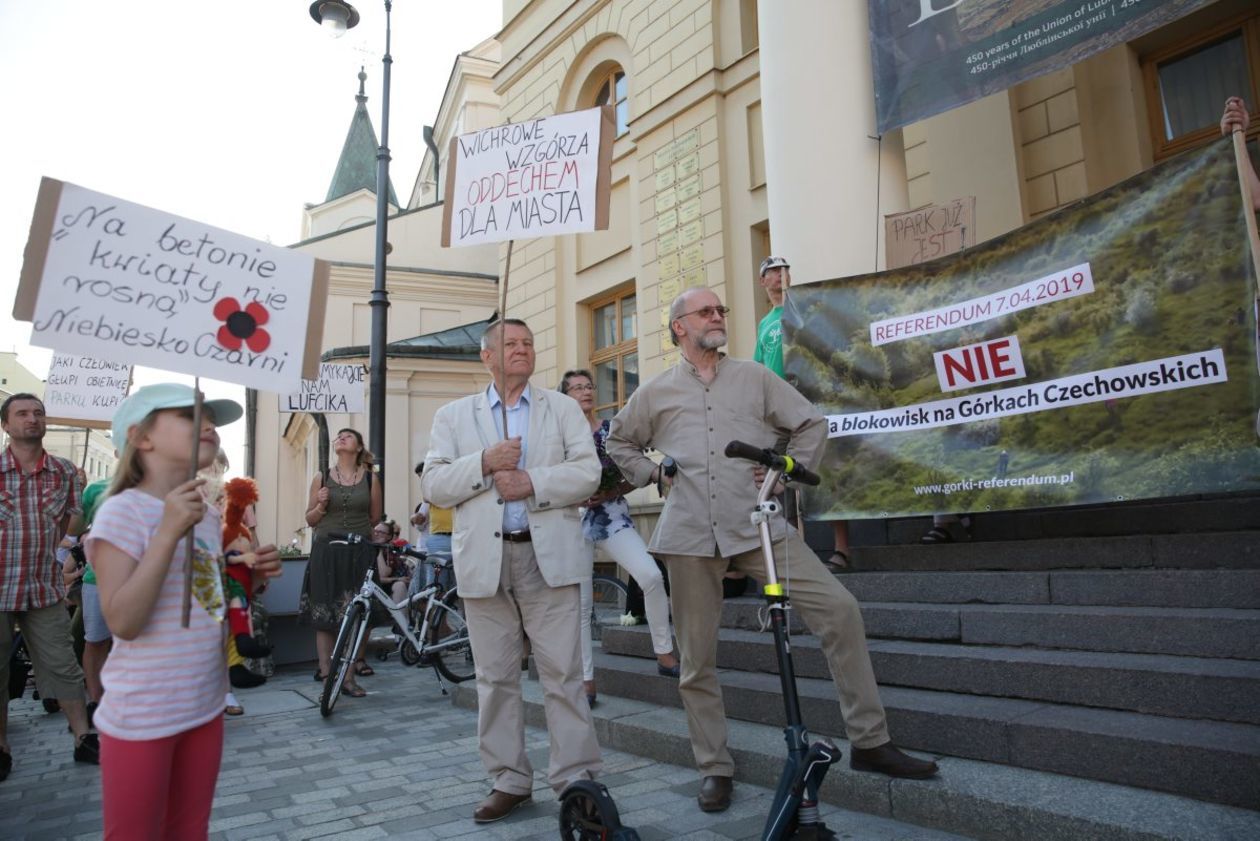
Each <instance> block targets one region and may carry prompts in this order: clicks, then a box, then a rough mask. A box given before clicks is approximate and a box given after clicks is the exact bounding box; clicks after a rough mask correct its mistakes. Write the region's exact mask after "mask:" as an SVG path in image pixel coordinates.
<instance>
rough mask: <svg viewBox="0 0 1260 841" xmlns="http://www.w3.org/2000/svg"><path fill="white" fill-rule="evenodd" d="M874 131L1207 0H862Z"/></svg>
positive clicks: (1073, 58) (1043, 68)
mask: <svg viewBox="0 0 1260 841" xmlns="http://www.w3.org/2000/svg"><path fill="white" fill-rule="evenodd" d="M867 2H868V3H869V6H870V15H869V17H870V27H871V61H872V63H873V64H874V75H875V115H876V122H877V124H878V126H879V132H880V133H881V134H883V133H884V132H886V131H889V130H890V129H895V128H899V127H900V126H904V125H906V124H908V123H913V122H916V121H918V120H922V119H923V118H925V117H930V116H932V115H933V114H939V113H941V112H942V111H947V110H949V109H950V108H956V107H957V106H959V105H965V104H966V103H968V102H971V101H972V100H975V99H979V98H980V97H982V96H987V95H989V94H991V93H996V92H997V91H1000V90H1004V89H1006V88H1009V87H1011V86H1012V85H1015V84H1018V83H1019V82H1023V81H1025V80H1027V79H1031V78H1034V77H1036V76H1041V75H1043V74H1046V73H1051V72H1053V71H1055V70H1058V69H1059V68H1061V67H1067V66H1068V65H1070V64H1074V63H1076V62H1078V61H1081V60H1082V59H1085V58H1088V57H1089V56H1091V55H1093V54H1094V53H1097V52H1100V51H1102V50H1105V49H1107V48H1108V47H1111V46H1113V45H1115V44H1121V43H1124V42H1126V41H1131V40H1132V39H1134V38H1137V37H1138V36H1139V35H1142V34H1143V33H1146V32H1149V31H1150V30H1152V29H1155V28H1157V27H1160V26H1163V25H1164V24H1166V23H1170V22H1171V21H1174V20H1176V19H1178V18H1180V17H1182V16H1184V15H1186V14H1189V13H1190V12H1193V11H1194V10H1196V9H1198V8H1201V7H1203V6H1206V5H1208V4H1209V3H1210V2H1212V0H867Z"/></svg>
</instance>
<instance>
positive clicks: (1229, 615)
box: [722, 597, 1260, 660]
mask: <svg viewBox="0 0 1260 841" xmlns="http://www.w3.org/2000/svg"><path fill="white" fill-rule="evenodd" d="M764 606H765V602H764V601H762V600H761V599H760V598H755V597H742V598H738V599H728V600H726V602H725V604H724V605H723V611H722V624H723V626H724V627H728V628H737V629H742V630H759V629H760V628H761V627H762V625H761V621H762V616H763V614H764ZM791 617H792V622H791V627H792V629H793V631H794V632H801V631H804V630H805V624H804V622H802V621H801V619H800V616H799V614H797V613H796V612H792V613H791ZM862 619H863V620H864V622H865V623H866V634H867V636H868V637H870V638H872V639H874V638H881V637H882V638H892V639H907V640H934V641H939V642H958V643H963V644H967V645H1005V646H1035V647H1037V648H1055V649H1070V650H1076V651H1110V652H1129V653H1134V654H1174V655H1179V656H1185V657H1224V658H1233V659H1240V660H1260V610H1240V609H1233V608H1164V607H1107V606H1080V607H1072V606H1063V605H973V604H946V605H929V604H915V603H905V602H864V603H863V604H862Z"/></svg>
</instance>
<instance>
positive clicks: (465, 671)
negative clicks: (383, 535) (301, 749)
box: [319, 532, 475, 718]
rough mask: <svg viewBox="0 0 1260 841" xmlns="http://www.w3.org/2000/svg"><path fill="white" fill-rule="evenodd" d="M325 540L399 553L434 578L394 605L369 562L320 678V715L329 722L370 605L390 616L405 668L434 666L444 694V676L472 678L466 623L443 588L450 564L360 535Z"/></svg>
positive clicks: (454, 591) (455, 594)
mask: <svg viewBox="0 0 1260 841" xmlns="http://www.w3.org/2000/svg"><path fill="white" fill-rule="evenodd" d="M329 537H330V542H332V543H343V544H346V543H348V544H355V545H365V546H371V547H373V548H374V549H386V550H391V551H401V552H402V553H403V554H404V555H408V556H409V557H412V558H415V559H416V560H418V561H419V562H420V563H421V564H422V565H424V564H428V565H431V566H432V567H433V571H434V575H433V581H432V583H431V584H429V586H427V587H425V588H424V589H422V590H420V591H419V592H417V593H414V594H412V595H410V596H408V597H407V598H406V599H405V600H403V601H400V602H395V601H394V600H393V599H391V598H390V597H389V595H388V594H386V592H385V591H384V590H382V589H381V588H380V585H379V584H377V583H376V580H375V573H376V562H375V561H373V562H372V564H371V566H369V567H368V570H367V572H366V574H364V576H363V586H362V587H360V588H359V592H358V594H357V595H356V596H355V597H354V598H353V599H351V600H350V604H349V605H347V607H346V613H345V616H344V617H343V618H342V620H341V629H340V630H339V631H338V632H337V641H336V643H335V644H334V645H333V651H332V658H331V659H330V661H329V664H328V676H327V677H326V678H324V688H323V691H322V692H321V693H320V697H319V711H320V714H321V715H322V716H324V717H325V718H327V717H328V716H330V715H332V713H333V708H334V707H336V705H337V699H338V698H339V697H340V696H341V687H342V684H343V683H344V681H345V679H346V676H347V675H349V673H350V670H351V669H352V668H353V667H354V661H355V657H356V655H357V653H358V651H359V649H360V648H361V647H362V645H363V642H364V640H365V638H366V635H367V633H368V621H369V611H370V610H371V607H372V602H373V600H375V601H376V602H378V603H379V604H380V605H381V607H383V608H384V609H385V610H386V612H388V613H389V615H390V617H391V618H392V619H393V620H394V625H395V627H396V628H397V629H398V631H399V634H400V639H399V642H398V655H399V659H400V660H402V662H403V663H404V664H405V665H408V666H415V665H417V664H418V665H422V666H432V667H433V670H434V673H435V674H436V675H437V679H438V686H439V687H440V688H441V690H442V694H443V695H445V694H447V693H446V686H445V685H444V684H443V683H442V678H443V677H445V678H446V679H447V680H449V681H450V682H451V683H463V682H464V681H466V680H469V679H471V678H472V677H473V676H474V674H475V672H474V667H473V656H472V645H471V643H470V642H469V640H468V623H467V622H466V621H465V619H464V611H463V601H462V600H461V599H460V597H459V588H458V587H457V586H450V587H448V586H446V581H447V579H448V573H449V571H450V569H451V561H450V560H449V559H447V558H440V557H434V558H429V557H428V556H427V555H426V554H425V553H424V552H421V551H419V550H417V549H412V548H411V547H410V546H407V547H404V548H403V549H402V550H396V549H394V547H393V546H391V545H390V544H388V543H373V542H372V541H370V540H367V539H366V538H364V537H363V536H362V535H359V534H339V533H336V532H334V533H333V534H331V535H329ZM420 572H421V569H420V568H419V567H418V568H417V570H416V573H415V574H416V575H419V574H420ZM420 602H424V609H423V611H420V612H419V613H417V610H416V605H417V604H418V603H420Z"/></svg>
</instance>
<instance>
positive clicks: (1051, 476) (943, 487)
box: [914, 470, 1076, 496]
mask: <svg viewBox="0 0 1260 841" xmlns="http://www.w3.org/2000/svg"><path fill="white" fill-rule="evenodd" d="M1075 481H1076V471H1075V470H1073V471H1072V472H1070V473H1046V474H1040V473H1033V474H1031V475H1029V476H1009V477H1007V476H1003V477H1001V478H999V477H997V476H993V477H990V478H988V479H964V480H963V481H961V482H944V483H941V484H937V485H915V486H914V493H915V496H928V495H931V494H944V495H945V496H949V495H950V494H953V493H964V492H966V491H975V490H989V489H991V488H1023V487H1028V486H1029V485H1070V484H1072V483H1073V482H1075Z"/></svg>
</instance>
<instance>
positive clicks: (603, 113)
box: [442, 106, 616, 246]
mask: <svg viewBox="0 0 1260 841" xmlns="http://www.w3.org/2000/svg"><path fill="white" fill-rule="evenodd" d="M615 134H616V132H615V128H614V124H613V117H612V108H611V107H610V106H604V107H602V108H588V109H587V110H585V111H571V112H568V113H565V114H556V115H555V116H552V117H541V118H539V119H536V120H527V121H525V122H523V123H510V124H508V125H503V126H495V127H494V128H488V129H483V130H482V131H475V132H471V133H469V134H462V135H460V136H458V137H455V138H452V139H451V151H450V161H451V166H450V169H449V170H448V171H447V175H446V201H445V203H444V207H443V210H442V245H443V246H459V245H476V244H477V243H482V242H502V241H504V240H510V239H529V238H533V237H541V236H553V235H555V234H575V233H583V232H587V231H600V230H607V228H608V204H609V190H610V187H611V178H612V170H611V165H612V142H613V137H614V136H615Z"/></svg>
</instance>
